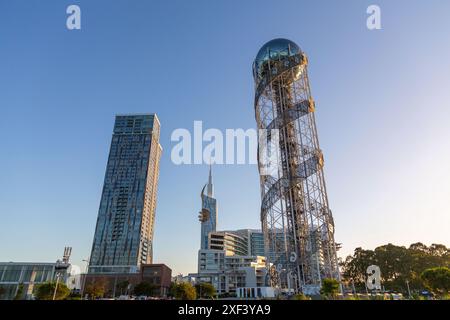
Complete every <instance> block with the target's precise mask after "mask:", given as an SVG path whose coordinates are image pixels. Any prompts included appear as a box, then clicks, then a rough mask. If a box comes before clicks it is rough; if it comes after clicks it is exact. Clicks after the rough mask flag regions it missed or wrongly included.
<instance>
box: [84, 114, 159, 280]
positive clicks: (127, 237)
mask: <svg viewBox="0 0 450 320" xmlns="http://www.w3.org/2000/svg"><path fill="white" fill-rule="evenodd" d="M159 135H160V123H159V120H158V117H157V116H156V114H142V115H118V116H116V121H115V125H114V132H113V136H112V142H111V149H110V152H109V158H108V165H107V167H106V174H105V181H104V185H103V192H102V198H101V201H100V208H99V211H98V218H97V226H96V229H95V235H94V243H93V245H92V252H91V257H90V262H89V273H103V272H117V273H123V272H125V273H128V272H134V271H137V269H138V268H139V266H140V265H141V264H150V263H152V259H153V257H152V255H153V252H152V251H153V248H152V243H153V226H154V220H155V209H156V192H157V184H158V175H159V160H160V157H161V152H162V148H161V145H160V144H159Z"/></svg>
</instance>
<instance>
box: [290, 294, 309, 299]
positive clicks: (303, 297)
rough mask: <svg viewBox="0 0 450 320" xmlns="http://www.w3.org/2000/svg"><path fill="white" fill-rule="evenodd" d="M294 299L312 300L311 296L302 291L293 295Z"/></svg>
mask: <svg viewBox="0 0 450 320" xmlns="http://www.w3.org/2000/svg"><path fill="white" fill-rule="evenodd" d="M292 300H311V297H308V296H305V295H304V294H302V293H299V294H296V295H295V296H293V297H292Z"/></svg>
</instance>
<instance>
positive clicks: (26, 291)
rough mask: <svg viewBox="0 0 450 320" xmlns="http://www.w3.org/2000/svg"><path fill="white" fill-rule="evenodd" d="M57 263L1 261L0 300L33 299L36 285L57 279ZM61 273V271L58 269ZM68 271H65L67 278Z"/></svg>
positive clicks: (64, 274) (64, 276) (64, 277)
mask: <svg viewBox="0 0 450 320" xmlns="http://www.w3.org/2000/svg"><path fill="white" fill-rule="evenodd" d="M55 269H56V264H55V263H14V262H4V263H0V288H1V289H2V290H1V291H0V300H10V299H14V298H15V297H16V296H17V295H19V297H18V298H20V299H31V298H32V296H33V291H34V288H35V287H36V285H38V284H41V283H43V282H48V281H55V277H56V272H55ZM58 272H59V273H61V271H58ZM66 277H67V272H66V271H63V279H64V281H65V280H66Z"/></svg>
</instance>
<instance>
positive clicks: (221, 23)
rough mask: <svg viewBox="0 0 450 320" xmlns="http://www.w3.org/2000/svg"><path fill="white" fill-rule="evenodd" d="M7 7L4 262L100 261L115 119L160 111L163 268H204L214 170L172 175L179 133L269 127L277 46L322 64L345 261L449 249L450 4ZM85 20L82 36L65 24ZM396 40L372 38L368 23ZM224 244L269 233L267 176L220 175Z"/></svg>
mask: <svg viewBox="0 0 450 320" xmlns="http://www.w3.org/2000/svg"><path fill="white" fill-rule="evenodd" d="M330 2H331V1H325V0H322V1H308V2H306V1H299V0H292V1H261V0H251V1H245V3H244V1H207V0H195V1H194V0H191V1H186V0H183V1H181V0H179V1H137V0H135V1H124V0H120V1H105V0H96V1H85V0H84V1H65V0H47V1H24V0H14V1H12V0H1V1H0V108H1V117H0V135H1V137H2V139H1V140H0V147H1V149H0V150H1V156H0V215H1V225H0V227H1V231H0V261H55V260H56V259H57V258H59V257H60V256H61V255H62V251H63V247H64V246H67V245H70V246H72V247H73V258H72V261H73V263H75V264H78V265H82V262H81V261H82V259H86V258H87V257H88V256H89V254H90V249H91V245H92V239H93V234H94V228H95V222H96V218H97V211H98V206H99V203H100V195H101V190H102V184H103V178H104V173H105V167H106V161H107V156H108V151H109V145H110V141H111V134H112V128H113V122H114V115H115V114H119V113H120V114H123V113H139V112H156V113H157V114H158V116H159V118H160V120H161V124H162V132H161V144H162V146H163V149H164V152H163V157H162V161H161V170H160V182H159V191H158V205H157V213H156V225H155V228H156V234H155V242H154V246H155V255H154V260H155V262H158V263H166V264H167V265H169V266H170V267H171V268H172V269H173V273H184V274H186V273H188V272H195V271H196V263H197V250H198V248H199V245H200V224H199V222H198V220H197V213H198V211H199V210H200V205H201V203H200V191H201V188H202V187H203V184H204V183H205V182H206V180H207V174H208V168H207V166H206V165H204V166H201V165H192V166H175V165H174V164H172V162H171V161H170V150H171V148H172V147H173V145H174V143H172V142H171V141H170V135H171V133H172V131H173V130H174V129H176V128H187V129H190V130H192V127H193V122H194V121H195V120H202V121H203V125H204V127H205V128H218V129H221V130H225V129H227V128H244V129H248V128H254V127H255V125H256V123H255V118H254V110H253V92H254V88H253V79H252V73H251V65H252V62H253V59H254V57H255V55H256V53H257V52H258V50H259V48H260V47H261V46H262V45H263V44H264V43H265V42H267V41H268V40H270V39H272V38H276V37H284V38H289V39H291V40H293V41H294V42H296V43H298V44H299V46H300V47H301V48H302V49H303V50H304V51H305V52H306V53H307V54H308V57H309V62H310V66H309V73H310V81H311V88H312V93H313V96H314V98H315V101H316V112H317V113H316V120H317V125H318V130H319V139H320V144H321V148H322V149H323V151H324V155H325V161H326V162H325V176H326V182H327V190H328V194H329V200H330V206H331V209H332V211H333V214H334V219H335V223H336V241H337V242H339V243H342V244H343V249H342V251H341V252H340V255H341V256H345V255H346V254H349V253H351V252H352V251H353V250H354V248H355V247H359V246H362V247H364V248H375V247H376V246H378V245H382V244H386V243H389V242H391V243H395V244H399V245H409V244H410V243H413V242H417V241H421V242H424V243H426V244H427V245H429V244H431V243H443V244H446V245H449V244H450V232H449V230H450V214H449V208H450V165H449V164H450V126H449V120H450V105H449V101H450V90H449V88H450V59H449V57H450V41H449V39H450V19H449V17H448V14H449V12H450V2H448V1H438V0H434V1H406V0H398V1H382V0H379V1H378V0H377V1H363V0H348V1H333V2H332V3H330ZM72 3H76V4H78V5H80V7H81V10H82V30H81V31H68V30H67V29H66V27H65V19H66V13H65V10H66V8H67V6H68V5H69V4H72ZM372 3H377V4H378V5H380V7H381V10H382V27H383V29H382V30H379V31H369V30H368V29H367V28H366V17H367V15H366V8H367V6H368V5H370V4H372ZM214 183H215V195H216V198H217V200H218V206H219V226H220V229H238V228H259V227H260V223H259V206H260V191H259V178H258V171H257V167H256V166H255V165H240V166H237V165H224V166H215V167H214Z"/></svg>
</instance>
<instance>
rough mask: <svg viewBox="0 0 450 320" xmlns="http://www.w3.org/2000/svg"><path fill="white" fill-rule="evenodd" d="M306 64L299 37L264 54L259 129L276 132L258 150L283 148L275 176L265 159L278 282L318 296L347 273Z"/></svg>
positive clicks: (265, 212) (267, 221)
mask: <svg viewBox="0 0 450 320" xmlns="http://www.w3.org/2000/svg"><path fill="white" fill-rule="evenodd" d="M307 64H308V60H307V57H306V55H305V54H304V53H303V52H302V51H301V50H300V48H299V47H298V46H297V45H296V44H295V43H294V42H292V41H289V40H286V39H275V40H272V41H270V42H268V43H266V44H265V45H264V46H263V47H262V48H261V49H260V51H259V52H258V55H257V56H256V59H255V62H254V64H253V76H254V80H255V115H256V121H257V125H258V129H262V130H267V131H268V132H270V134H267V138H266V140H264V141H263V140H261V139H260V141H259V149H260V150H263V149H265V148H266V147H267V146H268V145H271V146H273V145H275V146H276V150H275V151H276V152H274V153H273V154H276V159H275V161H274V162H275V163H276V165H275V167H276V168H275V170H273V172H272V173H271V174H270V175H266V174H265V172H264V171H263V170H262V168H263V164H262V160H264V159H262V158H261V155H260V157H259V162H260V163H259V169H260V181H261V196H262V204H261V223H262V229H263V233H264V240H265V251H266V255H267V258H268V262H269V263H270V265H271V266H272V267H271V272H270V275H271V276H270V281H271V285H274V286H278V287H281V288H289V289H293V290H294V291H297V292H303V293H305V294H318V293H319V291H320V287H321V284H322V280H323V279H324V278H335V279H339V278H340V277H339V268H338V262H337V256H336V246H335V242H334V222H333V217H332V214H331V210H330V209H329V205H328V197H327V192H326V188H325V179H324V174H323V164H324V160H323V155H322V151H321V149H320V146H319V140H318V136H317V129H316V123H315V118H314V110H315V105H314V101H313V99H312V97H311V92H310V87H309V80H308V71H307ZM273 132H276V134H274V133H273ZM273 154H272V156H273Z"/></svg>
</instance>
